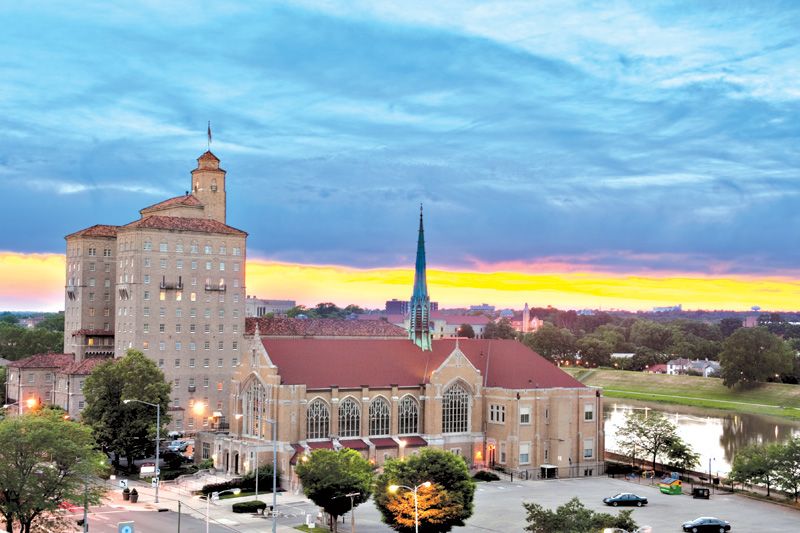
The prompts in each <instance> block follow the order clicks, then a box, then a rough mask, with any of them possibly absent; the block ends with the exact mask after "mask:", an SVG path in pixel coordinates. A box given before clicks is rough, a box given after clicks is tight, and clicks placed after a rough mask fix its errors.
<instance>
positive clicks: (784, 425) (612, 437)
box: [604, 398, 800, 474]
mask: <svg viewBox="0 0 800 533" xmlns="http://www.w3.org/2000/svg"><path fill="white" fill-rule="evenodd" d="M634 409H635V410H641V411H643V412H645V413H650V412H652V411H658V412H660V413H662V414H664V415H665V416H667V418H668V419H669V420H670V421H671V422H672V423H673V424H675V425H676V426H677V428H678V435H680V436H681V438H682V439H683V440H685V441H686V442H688V443H689V444H690V445H691V446H692V448H693V449H694V451H696V452H697V453H699V454H700V465H701V466H699V467H698V469H699V470H707V469H708V467H709V460H710V461H711V470H712V472H715V473H716V472H718V473H720V474H726V473H728V472H729V471H730V465H731V463H732V462H733V457H734V456H735V454H736V452H737V450H740V449H741V448H743V447H745V446H747V445H749V444H762V443H771V442H784V441H786V440H787V439H789V438H790V437H791V436H793V435H800V422H793V421H791V420H785V419H782V418H776V417H770V416H763V415H752V414H742V413H732V412H729V411H718V410H714V409H703V408H699V407H686V406H681V405H667V404H659V403H648V402H639V401H634V400H624V401H615V400H614V399H613V398H606V400H605V406H604V419H605V432H606V448H607V449H608V450H610V451H615V450H617V428H618V427H619V426H621V425H622V424H623V423H624V422H625V415H626V413H628V412H630V411H632V410H634Z"/></svg>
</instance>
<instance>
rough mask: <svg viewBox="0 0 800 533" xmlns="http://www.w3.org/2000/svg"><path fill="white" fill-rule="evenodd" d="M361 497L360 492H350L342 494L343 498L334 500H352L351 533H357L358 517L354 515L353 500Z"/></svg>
mask: <svg viewBox="0 0 800 533" xmlns="http://www.w3.org/2000/svg"><path fill="white" fill-rule="evenodd" d="M356 496H361V493H360V492H350V493H348V494H342V495H341V496H334V498H350V532H351V533H356V515H355V514H353V498H355V497H356Z"/></svg>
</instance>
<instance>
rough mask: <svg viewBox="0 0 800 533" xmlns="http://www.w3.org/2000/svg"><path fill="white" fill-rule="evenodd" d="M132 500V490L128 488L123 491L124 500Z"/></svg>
mask: <svg viewBox="0 0 800 533" xmlns="http://www.w3.org/2000/svg"><path fill="white" fill-rule="evenodd" d="M130 499H131V489H129V488H127V487H126V488H125V489H123V491H122V500H123V501H126V502H127V501H128V500H130Z"/></svg>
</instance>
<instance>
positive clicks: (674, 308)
mask: <svg viewBox="0 0 800 533" xmlns="http://www.w3.org/2000/svg"><path fill="white" fill-rule="evenodd" d="M682 310H683V305H681V304H678V305H671V306H667V307H654V308H653V312H654V313H680V312H681V311H682Z"/></svg>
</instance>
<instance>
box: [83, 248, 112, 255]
mask: <svg viewBox="0 0 800 533" xmlns="http://www.w3.org/2000/svg"><path fill="white" fill-rule="evenodd" d="M88 255H89V257H96V256H97V248H95V247H94V246H90V247H89V249H88ZM103 257H111V248H103Z"/></svg>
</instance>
